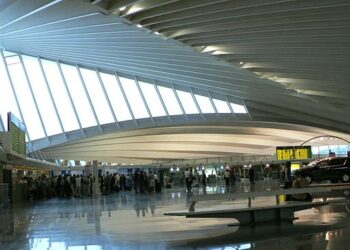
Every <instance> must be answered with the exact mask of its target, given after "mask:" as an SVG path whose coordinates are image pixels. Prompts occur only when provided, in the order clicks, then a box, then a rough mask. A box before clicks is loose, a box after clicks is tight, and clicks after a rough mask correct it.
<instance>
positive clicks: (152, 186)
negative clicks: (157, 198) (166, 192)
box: [148, 171, 156, 193]
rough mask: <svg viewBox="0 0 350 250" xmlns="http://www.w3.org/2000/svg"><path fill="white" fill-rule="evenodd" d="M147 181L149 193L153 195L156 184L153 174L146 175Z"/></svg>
mask: <svg viewBox="0 0 350 250" xmlns="http://www.w3.org/2000/svg"><path fill="white" fill-rule="evenodd" d="M148 180H149V192H150V193H154V189H155V186H156V182H155V179H154V174H153V172H152V171H151V172H150V173H149V175H148Z"/></svg>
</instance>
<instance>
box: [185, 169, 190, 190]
mask: <svg viewBox="0 0 350 250" xmlns="http://www.w3.org/2000/svg"><path fill="white" fill-rule="evenodd" d="M186 166H188V164H187V165H186ZM185 181H186V188H187V191H188V192H191V186H192V176H191V171H190V169H189V168H186V170H185Z"/></svg>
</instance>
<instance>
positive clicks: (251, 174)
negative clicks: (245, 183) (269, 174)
mask: <svg viewBox="0 0 350 250" xmlns="http://www.w3.org/2000/svg"><path fill="white" fill-rule="evenodd" d="M248 174H249V181H250V185H251V186H254V185H255V170H254V168H253V167H252V166H250V168H249V170H248Z"/></svg>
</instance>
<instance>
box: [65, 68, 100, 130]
mask: <svg viewBox="0 0 350 250" xmlns="http://www.w3.org/2000/svg"><path fill="white" fill-rule="evenodd" d="M61 68H62V72H63V75H64V77H65V79H66V82H67V85H68V89H69V92H70V94H71V96H72V99H73V103H74V106H75V109H76V110H77V113H78V117H79V120H80V123H81V126H82V127H83V128H86V127H92V126H96V125H97V122H96V119H95V117H94V114H93V112H92V110H91V106H90V103H89V100H88V98H87V96H86V94H85V90H84V87H83V85H82V82H81V80H80V77H79V74H78V71H77V69H76V67H74V66H71V65H67V64H61Z"/></svg>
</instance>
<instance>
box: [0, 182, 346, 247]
mask: <svg viewBox="0 0 350 250" xmlns="http://www.w3.org/2000/svg"><path fill="white" fill-rule="evenodd" d="M257 188H264V189H266V187H262V186H261V185H260V186H259V185H257ZM272 188H273V187H272ZM236 191H237V190H236ZM240 191H244V187H241V190H240ZM220 192H226V190H225V188H215V187H208V188H207V190H206V193H209V194H210V193H220ZM194 193H197V194H198V193H201V194H202V193H204V192H203V190H202V189H201V188H198V189H194ZM328 197H329V200H331V201H334V202H335V203H332V204H331V205H329V206H324V207H322V208H319V209H308V210H304V211H302V212H298V213H296V216H297V217H298V219H297V220H296V221H294V224H274V223H270V224H264V225H257V226H255V227H251V226H244V227H243V226H242V227H239V226H230V227H229V226H227V225H228V224H230V223H233V222H234V221H235V220H234V219H232V220H228V219H187V218H183V217H169V216H164V215H163V213H164V212H169V211H174V210H181V209H186V207H187V206H188V200H187V199H188V198H189V197H188V195H187V193H186V192H185V190H184V188H175V189H166V190H162V192H161V193H157V194H153V195H147V194H145V195H140V194H134V193H133V192H131V191H128V192H119V193H117V194H113V195H109V196H102V197H98V198H89V197H86V198H81V199H73V198H72V199H50V200H46V201H38V202H34V203H32V204H25V205H23V206H15V207H13V208H9V209H3V210H0V212H1V214H0V249H16V250H17V249H21V250H22V249H26V250H27V249H28V250H34V249H49V250H52V249H68V250H97V249H104V250H105V249H213V250H214V249H215V250H216V249H251V248H253V249H349V246H350V216H349V212H350V187H346V186H336V187H334V188H333V189H332V192H331V193H330V194H328ZM344 197H345V198H344ZM272 202H274V199H273V198H271V200H269V198H261V199H256V200H255V202H254V203H255V204H260V205H261V204H265V203H266V204H268V203H272ZM213 206H216V207H218V208H220V207H223V208H224V207H226V208H227V207H231V208H232V207H233V206H234V207H239V206H241V207H244V206H246V201H245V200H235V201H226V202H220V203H219V202H218V201H215V202H209V203H205V202H203V203H200V204H198V207H199V208H206V207H213Z"/></svg>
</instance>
